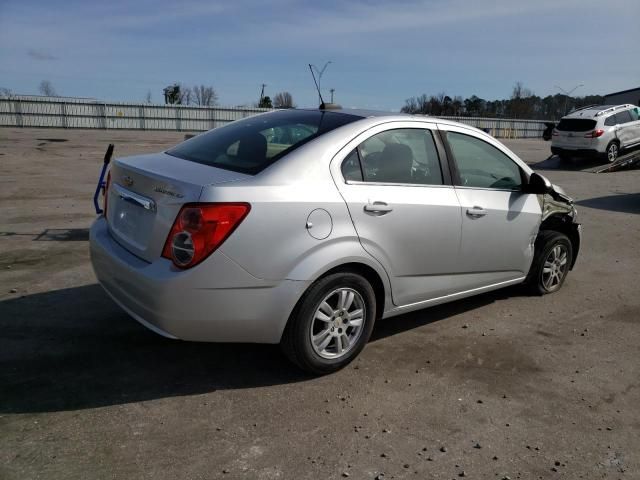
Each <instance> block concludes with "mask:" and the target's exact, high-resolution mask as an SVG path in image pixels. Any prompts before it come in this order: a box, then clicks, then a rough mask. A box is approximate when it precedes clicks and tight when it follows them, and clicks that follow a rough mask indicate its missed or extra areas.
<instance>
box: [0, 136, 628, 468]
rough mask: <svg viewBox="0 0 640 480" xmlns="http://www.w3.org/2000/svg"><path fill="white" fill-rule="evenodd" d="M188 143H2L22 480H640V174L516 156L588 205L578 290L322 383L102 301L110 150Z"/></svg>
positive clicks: (502, 307) (1, 252) (497, 299)
mask: <svg viewBox="0 0 640 480" xmlns="http://www.w3.org/2000/svg"><path fill="white" fill-rule="evenodd" d="M182 136H183V134H180V133H165V132H155V133H144V132H142V133H141V132H111V131H107V132H105V131H99V132H92V131H64V130H17V129H16V130H14V129H6V128H5V129H0V165H1V166H2V168H1V169H0V478H3V479H29V478H47V479H49V478H65V479H74V478H78V479H86V478H98V479H102V478H105V479H107V478H109V479H111V478H127V479H128V478H154V479H157V478H185V479H210V478H219V477H221V478H252V479H253V478H256V479H272V478H282V479H290V478H291V479H302V478H309V479H316V478H321V479H329V478H345V477H347V476H349V477H350V478H357V479H360V478H362V479H373V478H384V479H389V478H398V479H400V478H438V479H440V478H446V479H451V478H459V477H462V476H464V477H468V478H476V479H486V478H498V479H502V478H511V479H516V478H522V479H529V478H571V479H573V478H584V479H596V478H611V479H617V478H625V479H626V478H640V297H639V295H638V292H639V291H640V289H639V287H638V285H639V284H640V273H639V272H640V253H639V245H640V187H639V185H640V171H627V172H618V173H611V174H600V175H597V174H593V173H587V172H585V171H582V168H583V166H577V165H568V166H567V165H562V164H558V163H557V162H555V161H553V160H545V159H546V158H547V156H548V150H549V144H548V143H545V142H542V141H537V140H530V141H510V142H508V144H509V145H510V147H511V148H513V149H514V150H515V151H516V152H518V153H519V154H520V155H521V156H522V157H523V158H524V159H526V160H527V161H528V162H530V163H531V164H538V165H537V167H536V168H540V169H541V171H542V173H543V174H545V175H547V176H548V177H549V178H550V179H551V180H552V181H554V182H557V183H559V184H561V185H562V186H564V187H565V188H566V190H567V192H569V193H570V194H571V195H573V196H574V197H575V198H576V199H577V203H578V205H579V211H580V218H581V221H582V223H583V224H584V245H583V249H582V251H581V252H580V258H579V259H578V263H577V266H576V269H575V270H574V271H573V272H572V274H571V275H570V276H569V279H568V281H567V283H566V285H565V287H564V288H563V289H562V290H561V291H560V292H559V293H557V294H555V295H550V296H546V297H544V298H537V297H529V296H525V295H524V294H523V293H522V292H521V291H520V290H519V289H517V288H511V289H507V290H503V291H499V292H495V293H492V294H486V295H482V296H479V297H476V298H472V299H469V300H464V301H459V302H456V303H453V304H449V305H445V306H440V307H435V308H431V309H428V310H424V311H421V312H417V313H412V314H408V315H405V316H402V317H396V318H393V319H390V320H388V321H384V322H381V323H380V324H379V325H377V327H376V330H375V332H374V338H373V340H372V342H371V343H370V344H369V345H368V346H367V348H366V349H365V350H364V352H363V353H362V355H361V356H360V358H359V359H358V360H357V361H356V362H355V363H354V364H352V365H351V366H350V367H349V368H347V369H345V370H343V371H341V372H339V373H337V374H334V375H331V376H327V377H324V378H310V377H307V376H304V375H303V374H301V373H299V372H298V371H297V370H295V369H294V368H293V367H291V366H290V365H289V364H288V363H287V362H286V361H285V360H284V359H283V357H282V356H281V355H280V353H279V350H278V348H277V347H274V346H255V345H215V344H193V343H184V342H179V341H170V340H166V339H164V338H161V337H159V336H157V335H155V334H153V333H151V332H149V331H147V330H146V329H144V328H143V327H141V326H140V325H138V324H137V323H136V322H135V321H133V320H132V319H130V318H128V317H127V315H126V314H124V313H123V312H122V311H120V310H119V309H118V307H116V305H115V304H114V303H113V302H111V301H110V299H109V298H107V296H106V295H105V294H104V293H103V292H102V290H101V288H100V287H99V286H98V285H96V282H95V277H94V275H93V273H92V271H91V267H90V265H89V259H88V244H87V238H88V233H87V228H88V227H89V225H90V223H91V221H92V219H93V218H94V214H93V211H92V206H91V196H92V193H93V188H94V185H95V178H96V175H97V173H98V169H99V165H100V159H101V157H102V155H103V152H104V150H105V148H106V145H107V143H109V142H114V143H116V152H117V154H118V155H123V154H130V153H134V152H135V153H141V152H150V151H157V150H160V149H162V148H164V147H166V146H169V145H171V144H174V143H176V142H177V141H178V140H180V139H181V138H182ZM382 473H383V474H384V475H383V476H381V474H382Z"/></svg>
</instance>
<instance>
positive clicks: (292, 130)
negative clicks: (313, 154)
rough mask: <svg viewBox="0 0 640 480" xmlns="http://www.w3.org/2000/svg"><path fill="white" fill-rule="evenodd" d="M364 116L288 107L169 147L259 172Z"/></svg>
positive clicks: (207, 162)
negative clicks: (322, 136)
mask: <svg viewBox="0 0 640 480" xmlns="http://www.w3.org/2000/svg"><path fill="white" fill-rule="evenodd" d="M360 119H361V117H358V116H356V115H349V114H345V113H337V112H323V111H321V110H286V111H277V112H272V113H267V114H264V115H257V116H255V117H250V118H245V119H243V120H238V121H237V122H233V123H231V124H229V125H226V126H224V127H221V128H216V129H214V130H211V131H209V132H207V133H203V134H201V135H198V136H196V137H193V138H191V139H189V140H187V141H186V142H183V143H181V144H179V145H177V146H176V147H174V148H172V149H171V150H168V151H167V153H168V154H169V155H173V156H174V157H178V158H183V159H185V160H190V161H192V162H197V163H202V164H204V165H210V166H212V167H218V168H223V169H226V170H233V171H235V172H241V173H248V174H250V175H255V174H257V173H259V172H261V171H262V170H264V169H265V168H267V167H268V166H269V165H271V164H273V163H274V162H276V161H277V160H278V159H280V158H282V157H284V156H285V155H287V154H288V153H290V152H292V151H293V150H295V149H296V148H298V147H299V146H301V145H303V144H305V143H307V142H308V141H310V140H313V139H314V138H317V137H319V136H320V135H322V134H324V133H327V132H329V131H331V130H334V129H336V128H338V127H341V126H342V125H346V124H348V123H351V122H354V121H356V120H360Z"/></svg>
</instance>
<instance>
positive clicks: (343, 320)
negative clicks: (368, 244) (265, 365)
mask: <svg viewBox="0 0 640 480" xmlns="http://www.w3.org/2000/svg"><path fill="white" fill-rule="evenodd" d="M375 318H376V302H375V293H374V291H373V288H372V287H371V284H370V283H369V282H368V281H367V280H366V279H365V278H363V277H362V276H360V275H358V274H355V273H335V274H331V275H328V276H326V277H324V278H321V279H320V280H318V281H317V282H315V283H314V284H313V285H312V286H311V287H309V289H308V290H307V291H306V292H305V293H304V295H303V296H302V298H301V299H300V301H299V302H298V304H297V305H296V308H295V309H294V311H293V313H292V314H291V317H290V318H289V323H288V324H287V327H286V328H285V331H284V333H283V336H282V341H281V343H280V345H281V347H282V350H283V352H284V353H285V355H286V356H287V357H288V358H289V359H290V360H291V361H292V362H294V363H295V364H296V365H298V366H299V367H300V368H302V369H303V370H306V371H307V372H310V373H313V374H316V375H322V374H326V373H331V372H334V371H336V370H339V369H341V368H342V367H344V366H345V365H347V364H348V363H349V362H351V361H352V360H353V359H354V358H355V357H356V356H357V355H358V354H359V353H360V352H361V351H362V349H363V348H364V346H365V345H366V343H367V342H368V341H369V337H370V336H371V331H372V330H373V324H374V322H375Z"/></svg>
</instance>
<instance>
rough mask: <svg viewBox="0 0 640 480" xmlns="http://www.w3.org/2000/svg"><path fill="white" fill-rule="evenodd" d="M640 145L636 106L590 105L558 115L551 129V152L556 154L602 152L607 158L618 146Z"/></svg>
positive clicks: (615, 153)
mask: <svg viewBox="0 0 640 480" xmlns="http://www.w3.org/2000/svg"><path fill="white" fill-rule="evenodd" d="M635 146H640V108H639V107H636V106H635V105H630V104H627V105H591V106H588V107H585V108H582V109H580V110H576V111H574V112H571V113H570V114H569V115H567V116H566V117H562V119H561V120H560V123H558V125H557V126H556V128H555V129H554V130H553V137H552V140H551V153H553V154H555V155H558V156H559V157H560V158H563V159H565V158H569V157H574V156H580V157H583V156H591V157H593V156H598V157H600V156H603V157H606V158H607V160H608V161H609V162H614V161H615V160H616V159H617V158H618V154H619V153H620V151H621V150H624V149H627V148H632V147H635Z"/></svg>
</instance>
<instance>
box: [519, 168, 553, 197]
mask: <svg viewBox="0 0 640 480" xmlns="http://www.w3.org/2000/svg"><path fill="white" fill-rule="evenodd" d="M524 190H525V193H535V194H544V193H551V192H552V191H553V185H551V182H550V181H549V180H548V179H547V178H546V177H543V176H542V175H540V174H539V173H536V172H533V173H532V174H531V176H530V177H529V183H527V185H525V189H524Z"/></svg>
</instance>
